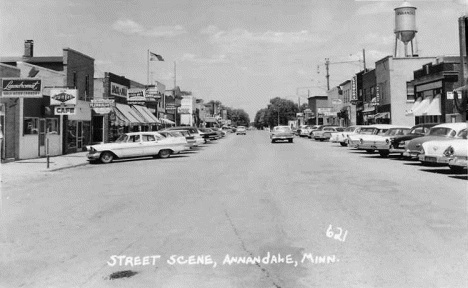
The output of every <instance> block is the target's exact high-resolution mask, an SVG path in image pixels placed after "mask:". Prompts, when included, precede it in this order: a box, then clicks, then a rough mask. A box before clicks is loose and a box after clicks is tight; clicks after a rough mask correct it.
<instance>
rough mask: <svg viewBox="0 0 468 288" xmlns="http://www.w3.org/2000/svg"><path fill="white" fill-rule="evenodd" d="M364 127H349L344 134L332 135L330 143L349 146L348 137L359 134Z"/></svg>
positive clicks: (335, 133) (336, 133)
mask: <svg viewBox="0 0 468 288" xmlns="http://www.w3.org/2000/svg"><path fill="white" fill-rule="evenodd" d="M361 127H362V126H349V127H347V128H346V129H344V131H342V132H334V133H331V136H330V142H332V143H340V145H341V146H348V135H351V134H358V133H359V131H361Z"/></svg>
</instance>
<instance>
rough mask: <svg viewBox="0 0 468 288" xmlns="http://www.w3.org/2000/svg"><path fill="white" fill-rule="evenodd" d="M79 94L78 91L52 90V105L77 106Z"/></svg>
mask: <svg viewBox="0 0 468 288" xmlns="http://www.w3.org/2000/svg"><path fill="white" fill-rule="evenodd" d="M77 94H78V90H76V89H51V90H50V105H51V106H54V105H76V98H77Z"/></svg>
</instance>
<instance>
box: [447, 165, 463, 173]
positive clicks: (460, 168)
mask: <svg viewBox="0 0 468 288" xmlns="http://www.w3.org/2000/svg"><path fill="white" fill-rule="evenodd" d="M449 167H450V170H452V172H453V173H462V172H463V167H459V166H449Z"/></svg>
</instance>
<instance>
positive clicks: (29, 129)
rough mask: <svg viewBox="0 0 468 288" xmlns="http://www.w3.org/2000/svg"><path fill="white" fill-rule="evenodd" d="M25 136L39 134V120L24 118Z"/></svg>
mask: <svg viewBox="0 0 468 288" xmlns="http://www.w3.org/2000/svg"><path fill="white" fill-rule="evenodd" d="M23 127H24V135H30V134H39V118H24V126H23Z"/></svg>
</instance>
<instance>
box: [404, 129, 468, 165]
mask: <svg viewBox="0 0 468 288" xmlns="http://www.w3.org/2000/svg"><path fill="white" fill-rule="evenodd" d="M466 127H467V124H466V123H464V122H458V123H444V124H439V125H436V126H434V127H432V128H431V129H430V130H429V133H428V134H427V135H426V136H423V137H419V138H416V139H413V140H411V141H409V142H408V143H407V144H406V145H405V152H404V153H403V156H405V157H410V158H415V159H418V156H419V154H421V152H422V144H423V143H424V142H428V141H445V140H449V139H453V138H455V136H456V135H457V134H458V133H459V132H460V131H461V130H463V129H466Z"/></svg>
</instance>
